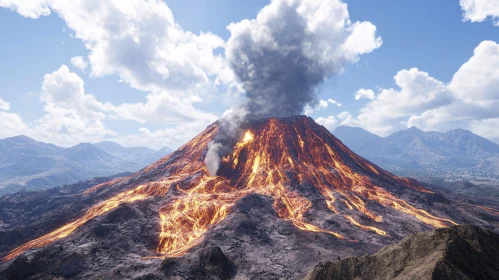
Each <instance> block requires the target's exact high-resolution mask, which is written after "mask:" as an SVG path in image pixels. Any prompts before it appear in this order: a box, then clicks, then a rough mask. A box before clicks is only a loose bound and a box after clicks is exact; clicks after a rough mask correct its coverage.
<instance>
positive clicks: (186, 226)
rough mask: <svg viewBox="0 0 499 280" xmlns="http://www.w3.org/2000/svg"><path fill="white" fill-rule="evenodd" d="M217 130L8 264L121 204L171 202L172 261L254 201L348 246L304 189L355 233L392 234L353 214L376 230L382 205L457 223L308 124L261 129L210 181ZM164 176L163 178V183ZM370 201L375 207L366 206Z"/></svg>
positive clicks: (168, 250) (164, 242) (167, 232)
mask: <svg viewBox="0 0 499 280" xmlns="http://www.w3.org/2000/svg"><path fill="white" fill-rule="evenodd" d="M217 131H218V127H217V126H216V125H211V126H209V127H208V128H207V129H206V130H205V131H204V132H203V133H201V134H200V135H198V136H197V137H196V138H194V139H193V140H191V141H190V142H189V143H187V144H185V145H184V146H182V147H181V148H180V149H179V150H177V151H176V152H175V153H173V154H172V155H170V156H168V157H166V158H164V159H162V160H160V161H158V162H157V163H155V164H153V165H151V166H149V167H147V168H145V169H144V170H142V171H141V172H139V173H138V174H134V175H132V177H133V178H138V177H140V178H149V177H151V178H156V179H151V180H152V182H150V183H142V184H141V185H140V186H137V187H135V188H132V189H131V190H127V191H124V192H121V193H119V194H118V195H116V196H114V197H112V198H110V199H108V200H105V201H103V202H101V203H99V204H98V205H96V206H94V207H91V208H90V209H89V210H87V212H86V213H85V214H84V215H83V216H82V217H81V218H79V219H77V220H76V221H73V222H71V223H69V224H67V225H65V226H63V227H61V228H59V229H57V230H55V231H53V232H51V233H49V234H47V235H44V236H42V237H40V238H37V239H35V240H33V241H30V242H27V243H25V244H23V245H21V246H20V247H18V248H16V249H14V250H12V251H11V252H10V253H9V254H8V255H7V256H5V257H4V258H3V261H8V260H12V259H14V258H15V257H17V256H18V255H20V254H21V253H23V252H25V251H27V250H30V249H35V248H40V247H43V246H46V245H48V244H50V243H52V242H54V241H56V240H59V239H62V238H64V237H66V236H68V235H69V234H71V233H72V232H73V231H74V230H76V229H77V228H78V227H80V226H81V225H83V224H84V223H86V222H87V221H88V220H90V219H92V218H94V217H97V216H99V215H103V214H105V213H108V212H109V211H111V210H112V209H114V208H116V207H117V206H118V205H119V204H121V203H127V202H128V203H130V202H134V201H139V200H146V199H148V198H149V197H165V199H166V200H167V201H168V203H166V204H165V205H164V206H163V207H162V208H161V209H160V210H159V218H160V226H161V233H160V236H159V237H160V242H159V244H158V246H157V248H156V251H157V252H158V254H161V255H166V256H181V255H184V254H185V253H187V251H188V250H189V249H191V248H192V247H193V246H195V245H197V244H199V242H201V241H202V239H203V236H204V235H205V233H206V232H207V231H208V230H209V229H210V228H212V227H213V226H215V225H217V224H219V223H220V222H222V221H223V220H224V219H225V218H226V216H227V215H228V213H230V211H231V208H232V207H233V206H234V204H235V203H236V202H237V201H238V200H240V199H241V198H243V197H245V196H247V195H248V194H262V195H266V196H270V197H272V198H273V199H274V205H273V206H274V209H275V210H276V212H277V214H278V215H279V217H280V218H282V219H285V220H289V221H290V222H291V223H292V224H293V225H294V226H296V227H297V228H299V229H302V230H305V231H312V232H322V233H327V234H331V235H333V236H335V237H337V238H341V239H348V238H347V237H345V236H344V235H342V234H341V233H339V232H336V231H333V230H330V229H324V228H322V227H320V226H319V225H316V224H313V223H311V222H309V221H307V219H306V218H305V214H306V213H307V211H308V210H309V209H310V208H311V207H312V206H313V205H312V202H311V201H310V200H308V199H307V197H305V196H304V195H303V194H302V193H301V192H300V191H299V189H298V186H311V187H312V188H311V189H315V190H316V191H317V192H318V194H320V195H322V197H323V199H324V201H325V203H326V205H327V208H328V209H329V210H330V211H331V212H332V213H333V215H342V216H343V217H344V218H345V219H347V220H348V221H349V222H350V224H351V225H352V226H356V227H359V228H360V229H362V230H367V231H374V232H375V233H377V234H379V235H382V236H386V235H387V232H386V231H384V230H382V229H379V228H378V227H374V226H368V225H362V224H360V223H359V222H357V221H356V220H355V219H354V218H353V216H352V214H354V213H355V214H356V215H364V216H365V217H367V218H369V219H370V220H372V223H379V222H381V221H382V220H383V217H382V216H381V215H379V214H377V213H375V212H373V211H372V210H370V209H368V208H369V207H368V205H369V204H372V203H375V204H378V205H379V207H389V208H392V209H394V210H396V211H400V212H403V213H406V214H408V215H409V216H412V217H413V218H415V219H417V220H419V221H420V222H422V223H425V224H428V225H430V226H433V227H447V226H449V225H454V224H455V223H454V222H453V221H451V220H449V219H444V218H439V217H436V216H434V215H432V214H430V213H428V212H427V211H425V210H422V209H418V208H415V207H413V206H411V205H410V204H408V203H407V202H406V201H404V200H403V199H401V198H399V197H396V196H395V195H393V194H392V193H390V192H389V191H388V190H386V189H385V188H382V187H380V186H377V185H375V184H374V183H373V182H372V181H371V180H370V179H369V177H368V176H367V175H369V176H373V177H376V178H379V181H385V182H389V183H390V184H392V185H397V186H401V187H404V188H409V189H412V190H414V191H418V192H423V193H431V192H430V191H428V190H425V189H424V188H422V187H420V186H419V185H417V183H416V182H413V181H411V180H408V179H405V178H400V177H396V176H393V175H392V174H390V173H388V172H386V171H384V170H382V169H380V168H378V167H376V166H373V165H372V164H370V163H369V162H367V161H366V160H364V159H363V158H361V157H359V156H357V155H355V154H354V153H353V152H352V151H350V150H349V149H348V148H347V147H345V146H344V145H343V144H342V143H341V142H340V141H339V140H337V139H336V138H334V137H333V136H332V135H331V134H330V133H329V132H328V131H327V130H326V129H325V128H323V127H321V126H318V125H316V124H315V123H313V121H311V120H310V119H308V118H305V117H301V118H296V119H294V120H293V121H291V120H288V119H268V120H263V121H261V122H259V123H256V124H255V125H253V126H252V127H251V128H250V129H249V130H248V131H246V133H245V134H244V135H243V137H242V139H241V141H240V142H239V143H238V144H236V145H235V147H234V150H233V152H232V154H230V155H228V156H226V157H224V158H223V159H222V162H221V167H220V170H219V172H218V176H215V177H210V176H209V174H208V172H207V170H206V167H205V164H204V157H205V155H206V150H207V146H208V143H209V142H210V141H211V140H212V139H213V137H214V135H215V134H216V133H217ZM354 170H360V171H361V172H363V173H364V174H366V175H363V174H361V173H359V172H356V171H354ZM158 174H160V175H161V176H162V177H161V179H157V176H159V175H158ZM155 176H156V177H155ZM132 177H131V178H132ZM127 180H128V179H127V178H124V179H119V180H117V181H115V182H119V183H120V184H121V185H123V184H127ZM130 181H132V180H130ZM115 182H110V183H107V184H101V185H98V186H96V187H94V188H91V189H89V190H88V191H86V192H85V193H82V194H81V195H89V194H90V193H92V192H96V191H99V190H100V189H102V188H106V187H110V186H112V185H113V184H114V183H115ZM129 184H132V183H129ZM368 201H370V203H366V202H368Z"/></svg>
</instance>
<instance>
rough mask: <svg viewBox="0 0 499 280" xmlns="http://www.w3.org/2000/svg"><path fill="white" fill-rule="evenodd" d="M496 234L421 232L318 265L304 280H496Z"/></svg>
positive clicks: (456, 230) (457, 228) (498, 238)
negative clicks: (374, 250)
mask: <svg viewBox="0 0 499 280" xmlns="http://www.w3.org/2000/svg"><path fill="white" fill-rule="evenodd" d="M498 264H499V234H497V233H495V232H492V231H488V230H483V229H480V228H478V227H473V226H470V225H463V226H455V227H452V228H446V229H437V230H434V231H430V232H422V233H418V234H415V235H413V236H410V237H407V238H405V239H404V240H402V241H400V242H398V243H395V244H393V245H389V246H387V247H384V248H383V249H381V250H380V251H378V252H377V253H374V254H372V255H366V256H362V257H349V258H346V259H343V260H340V261H337V262H328V263H324V264H319V265H318V266H316V267H315V268H314V270H313V271H312V272H311V273H310V275H308V277H307V279H308V280H350V279H372V280H381V279H422V280H426V279H428V280H430V279H463V280H464V279H480V280H493V279H499V265H498Z"/></svg>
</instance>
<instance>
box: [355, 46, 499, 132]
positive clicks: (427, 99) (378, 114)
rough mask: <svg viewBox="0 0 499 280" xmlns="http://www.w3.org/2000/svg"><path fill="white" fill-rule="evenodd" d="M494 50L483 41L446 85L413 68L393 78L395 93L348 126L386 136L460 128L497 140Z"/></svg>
mask: <svg viewBox="0 0 499 280" xmlns="http://www.w3.org/2000/svg"><path fill="white" fill-rule="evenodd" d="M498 69H499V44H497V43H495V42H492V41H483V42H482V43H480V44H479V45H478V46H477V47H476V48H475V50H474V54H473V56H472V57H471V58H470V59H469V60H468V61H467V62H466V63H464V64H463V65H462V66H461V67H460V68H459V69H458V71H457V72H456V73H455V74H454V76H453V78H452V80H451V81H450V82H448V83H444V82H442V81H439V80H437V79H435V78H433V77H431V76H430V75H429V74H428V73H426V72H423V71H420V70H418V69H416V68H412V69H409V70H402V71H399V72H398V73H397V75H396V76H395V77H394V79H395V84H396V85H397V86H398V88H397V89H393V88H392V89H382V90H381V91H380V92H379V93H378V94H377V95H376V96H375V98H374V99H373V100H372V101H370V102H368V103H367V104H366V105H365V106H364V107H363V108H362V109H361V110H360V112H359V114H358V116H357V117H356V118H355V119H351V120H350V125H356V126H361V127H363V128H365V129H367V130H369V131H371V132H374V133H377V134H380V135H387V134H390V133H392V132H394V131H396V130H399V129H405V128H407V127H411V126H417V127H419V128H421V129H424V130H439V131H446V130H450V129H455V128H466V129H470V130H472V131H473V132H475V133H477V134H480V135H483V136H487V137H491V138H493V139H495V140H499V137H497V135H496V133H495V132H493V131H496V130H497V129H498V127H494V126H495V125H497V124H498V122H497V119H498V118H499V110H497V108H499V92H498V91H497V88H498V87H499V70H498Z"/></svg>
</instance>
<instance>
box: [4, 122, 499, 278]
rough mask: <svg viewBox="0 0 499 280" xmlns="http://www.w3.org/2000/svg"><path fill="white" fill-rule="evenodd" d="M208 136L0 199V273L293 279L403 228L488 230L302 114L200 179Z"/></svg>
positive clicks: (257, 136)
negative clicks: (144, 163) (64, 185)
mask: <svg viewBox="0 0 499 280" xmlns="http://www.w3.org/2000/svg"><path fill="white" fill-rule="evenodd" d="M217 131H218V126H217V124H213V125H211V126H209V127H208V128H207V129H206V130H205V131H204V132H202V133H201V134H199V135H198V136H197V137H195V138H194V139H192V140H191V141H190V142H189V143H187V144H186V145H184V146H182V147H181V148H179V149H178V150H177V151H175V152H174V153H172V154H171V155H170V156H168V157H165V158H163V159H162V160H160V161H158V162H156V163H154V164H152V165H150V166H148V167H147V168H145V169H143V170H141V171H140V172H137V173H135V174H133V175H130V176H128V177H124V178H119V179H115V180H112V181H109V182H106V183H103V184H97V185H95V186H92V187H89V188H87V189H85V190H82V189H74V190H73V189H71V190H70V191H58V188H56V189H55V190H54V191H53V192H50V191H45V192H43V193H35V194H29V195H24V196H21V195H12V196H7V197H5V198H3V200H2V201H1V203H0V205H5V206H4V207H0V219H1V221H0V236H3V239H2V240H5V242H2V243H0V256H2V263H1V264H0V278H2V277H3V278H4V279H17V278H26V279H30V278H32V279H44V277H45V278H46V279H52V278H57V277H65V278H73V279H102V278H109V279H118V278H124V279H164V278H167V279H219V278H231V277H232V278H234V279H302V278H303V277H304V276H305V275H306V273H307V272H308V271H310V270H311V269H312V268H313V267H314V265H315V264H317V263H318V262H321V261H326V260H331V259H336V258H338V257H340V258H345V257H347V256H356V255H364V254H367V253H373V252H375V251H376V250H378V249H379V248H381V247H383V246H385V245H388V244H391V243H393V242H394V241H398V240H401V239H402V238H403V237H405V236H407V235H409V234H412V233H416V232H420V231H426V230H430V229H433V228H435V227H448V226H452V225H454V224H455V223H473V224H476V225H481V226H483V227H487V228H490V229H497V227H498V226H499V217H498V216H497V214H495V213H494V212H490V210H487V209H481V208H476V207H471V206H468V205H463V204H458V203H455V202H454V201H453V200H451V199H448V198H447V197H445V196H443V195H440V194H438V193H435V192H432V191H429V190H427V189H425V188H424V187H423V186H421V184H419V183H418V182H417V181H414V180H410V179H406V178H401V177H397V176H394V175H393V174H391V173H388V172H386V171H384V170H383V169H381V168H379V167H378V166H376V165H373V164H372V163H370V162H368V161H366V160H365V159H363V158H361V157H359V156H357V155H356V154H354V153H353V152H352V151H351V150H349V149H348V148H347V147H346V146H344V145H343V144H342V143H341V142H340V141H339V140H338V139H336V138H335V137H334V136H333V135H331V134H330V133H329V132H328V131H327V130H326V129H325V128H324V127H322V126H320V125H317V124H316V123H315V122H314V121H313V120H312V119H310V118H307V117H290V118H282V119H264V120H259V121H257V122H254V123H251V124H250V125H249V126H248V127H247V128H246V133H245V134H244V136H243V137H242V138H241V140H240V141H239V143H238V144H237V145H236V146H235V147H234V151H233V153H232V154H230V155H229V156H228V157H225V158H224V159H223V160H222V163H221V164H222V165H221V168H220V169H219V172H218V173H217V175H218V176H209V174H208V172H207V170H206V167H205V163H204V159H205V156H206V152H207V147H208V143H210V141H211V140H212V139H213V137H214V136H215V135H216V133H217ZM30 205H35V206H36V207H34V208H32V210H31V211H25V210H22V209H31V208H30V207H29V206H30ZM480 214H483V215H487V218H483V217H484V216H481V215H480Z"/></svg>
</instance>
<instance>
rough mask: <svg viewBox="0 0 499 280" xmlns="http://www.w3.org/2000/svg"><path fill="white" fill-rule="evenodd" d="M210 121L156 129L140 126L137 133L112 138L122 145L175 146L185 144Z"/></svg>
mask: <svg viewBox="0 0 499 280" xmlns="http://www.w3.org/2000/svg"><path fill="white" fill-rule="evenodd" d="M211 123H212V121H210V120H205V121H203V120H199V121H193V122H189V123H187V124H185V125H184V124H182V125H177V126H173V127H169V128H165V129H161V130H156V131H151V130H149V129H147V128H140V129H139V131H138V133H137V134H130V135H125V136H118V137H115V138H113V141H116V142H118V143H120V144H122V145H124V146H137V145H139V146H141V145H143V146H149V147H154V148H161V147H165V146H167V147H177V146H180V145H183V144H185V143H186V140H188V139H191V138H194V137H195V136H196V135H197V134H198V133H199V132H200V131H203V130H204V129H205V128H206V127H207V126H208V125H210V124H211Z"/></svg>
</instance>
